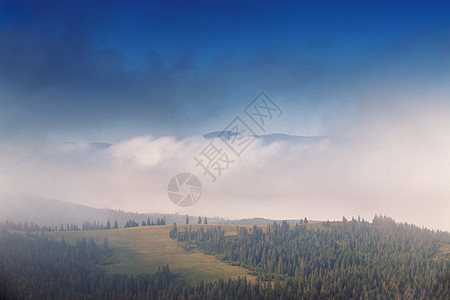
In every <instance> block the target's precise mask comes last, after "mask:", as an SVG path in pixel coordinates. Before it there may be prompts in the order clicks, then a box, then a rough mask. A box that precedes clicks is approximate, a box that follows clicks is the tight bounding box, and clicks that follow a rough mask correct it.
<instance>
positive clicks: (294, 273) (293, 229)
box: [169, 216, 450, 299]
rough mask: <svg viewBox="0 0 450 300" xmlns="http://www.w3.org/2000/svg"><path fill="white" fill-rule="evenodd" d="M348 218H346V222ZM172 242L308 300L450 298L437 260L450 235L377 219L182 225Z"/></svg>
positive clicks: (444, 259)
mask: <svg viewBox="0 0 450 300" xmlns="http://www.w3.org/2000/svg"><path fill="white" fill-rule="evenodd" d="M344 219H345V218H344ZM169 236H170V237H171V238H174V239H177V240H178V241H180V242H183V243H184V244H185V247H186V248H192V247H198V248H200V249H202V250H203V251H205V252H206V253H210V254H214V255H216V256H217V257H219V258H220V259H222V260H224V261H227V262H228V263H230V264H233V265H240V266H242V267H245V268H247V269H250V270H252V271H253V272H254V273H255V274H256V275H257V276H258V278H259V279H261V280H265V281H270V282H276V281H280V282H281V283H280V284H282V285H283V284H284V285H285V286H289V287H291V288H293V289H294V290H296V291H297V292H296V293H297V295H299V296H301V297H306V298H322V297H323V298H342V299H350V298H355V297H356V298H359V297H363V298H376V297H381V298H402V297H406V298H407V299H416V298H427V297H435V296H436V297H438V298H439V297H441V296H442V297H443V298H444V299H445V298H446V297H448V296H449V295H450V271H449V268H448V267H449V263H450V255H449V254H447V255H440V254H439V252H438V249H439V246H440V243H441V242H448V241H449V240H450V239H449V234H448V233H444V232H441V231H438V232H436V231H430V230H427V229H421V228H418V227H416V226H413V225H408V224H397V223H395V221H394V220H393V219H391V218H388V217H384V216H375V217H374V219H373V221H372V223H369V222H367V221H362V220H359V221H357V220H356V219H354V218H353V219H352V221H347V220H346V219H345V220H344V221H343V222H339V223H337V224H331V223H330V222H325V223H324V224H323V226H320V227H319V226H304V225H301V224H296V225H294V226H290V225H289V224H288V223H287V222H286V221H283V222H282V224H276V223H274V224H273V225H269V226H267V227H266V228H265V230H263V228H261V227H257V226H253V228H246V227H239V226H238V227H237V235H235V236H226V235H225V231H224V230H223V229H221V228H220V227H214V228H207V229H206V230H205V229H204V228H198V229H195V230H193V229H192V228H189V229H188V228H185V230H184V231H178V229H177V227H176V224H174V226H173V228H172V230H171V231H170V233H169Z"/></svg>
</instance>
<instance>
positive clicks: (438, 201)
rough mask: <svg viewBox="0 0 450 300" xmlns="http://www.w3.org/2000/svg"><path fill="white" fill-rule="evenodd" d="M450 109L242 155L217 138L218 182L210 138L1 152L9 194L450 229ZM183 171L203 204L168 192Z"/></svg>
mask: <svg viewBox="0 0 450 300" xmlns="http://www.w3.org/2000/svg"><path fill="white" fill-rule="evenodd" d="M449 112H450V111H449V108H448V107H447V108H445V109H444V108H442V107H438V108H436V109H431V108H430V109H428V110H419V111H416V112H415V115H414V118H410V115H406V116H405V117H404V118H401V119H400V118H397V119H396V122H397V128H398V130H397V131H395V132H393V133H390V134H384V135H378V136H364V137H353V138H348V137H347V138H344V137H338V138H326V139H321V140H318V141H316V142H313V143H302V142H289V141H284V142H283V141H278V142H273V143H269V144H267V143H263V142H261V141H260V140H257V141H256V142H255V143H254V144H253V145H252V146H251V147H250V148H248V149H247V150H246V151H245V152H244V154H243V156H242V157H241V158H238V157H233V156H232V153H230V152H229V150H227V149H228V148H226V146H225V145H224V144H221V141H220V140H214V143H216V145H217V146H218V147H219V148H222V150H223V151H228V154H229V155H230V157H231V158H232V159H233V160H234V162H233V163H232V164H230V169H229V170H227V171H224V173H223V175H222V176H221V177H219V178H218V180H217V181H216V182H215V183H213V182H211V179H210V177H208V176H207V175H204V174H203V169H201V168H200V167H198V166H196V163H195V161H194V159H193V157H194V156H198V155H199V153H200V151H201V150H202V149H203V148H204V147H205V146H206V145H207V144H208V143H209V142H211V140H206V139H204V138H202V137H189V138H184V139H176V138H174V137H160V138H154V137H151V136H140V137H135V138H132V139H128V140H124V141H121V142H119V143H117V144H114V145H112V146H111V147H110V148H108V149H103V150H96V149H94V148H92V147H90V146H89V144H88V143H77V144H70V145H67V144H63V145H59V144H51V143H50V144H49V143H44V144H38V145H28V146H26V147H24V145H22V144H18V145H15V146H10V147H9V148H3V149H2V153H1V154H2V155H1V157H2V159H1V160H0V165H1V168H0V169H1V170H2V172H1V174H0V183H1V187H2V188H1V195H6V194H8V193H14V192H16V193H18V192H21V191H26V193H27V194H33V195H38V196H42V197H47V198H57V199H62V200H66V201H72V202H76V203H81V204H86V205H91V206H94V207H111V208H117V209H125V210H131V211H140V212H178V213H181V214H185V213H188V214H192V215H197V214H198V215H209V216H212V215H214V216H223V217H228V218H244V217H254V216H263V217H270V218H282V219H284V218H300V217H305V216H307V217H308V218H310V219H311V218H312V219H321V220H326V219H330V220H333V219H340V218H341V217H342V215H345V216H347V217H350V216H357V215H361V216H362V217H365V218H366V219H371V218H372V217H373V215H374V214H375V213H382V214H387V215H391V216H393V217H394V218H396V219H397V220H399V221H407V222H412V223H416V224H418V225H423V226H428V227H432V228H436V229H437V228H439V229H446V230H449V229H450V223H449V222H448V218H447V216H448V215H449V213H450V205H449V201H448V199H449V197H450V188H449V185H448V182H449V180H450V156H449V154H448V149H449V148H450V134H449V132H448V130H446V129H447V128H450V121H449V119H448V118H447V116H448V114H449ZM384 121H386V120H384ZM382 123H383V122H382V121H381V120H380V124H381V125H383V124H382ZM373 126H374V125H373V124H371V126H370V127H369V130H373ZM24 149H26V150H24ZM31 149H33V150H31ZM181 172H191V173H193V174H195V175H196V176H197V177H198V178H199V179H200V180H201V182H202V185H203V195H202V198H201V199H200V201H199V202H198V203H197V204H196V205H194V206H192V207H189V208H179V207H177V206H175V205H173V204H172V203H171V202H170V200H169V199H168V197H167V193H166V189H167V184H168V182H169V180H170V179H171V178H172V177H173V176H174V175H176V174H178V173H181ZM7 192H8V193H7Z"/></svg>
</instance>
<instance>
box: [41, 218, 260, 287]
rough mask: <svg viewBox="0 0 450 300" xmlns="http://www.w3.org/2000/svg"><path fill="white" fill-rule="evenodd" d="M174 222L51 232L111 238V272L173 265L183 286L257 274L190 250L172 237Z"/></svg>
mask: <svg viewBox="0 0 450 300" xmlns="http://www.w3.org/2000/svg"><path fill="white" fill-rule="evenodd" d="M186 226H189V225H178V230H184V228H185V227H186ZM199 226H203V227H209V226H211V227H215V226H216V225H192V228H193V229H194V228H197V227H199ZM221 228H223V229H224V230H225V231H226V234H227V235H232V234H236V226H234V225H229V226H221ZM171 229H172V225H162V226H147V227H134V228H126V229H113V230H92V231H79V232H76V231H73V232H55V233H48V235H49V236H50V237H51V238H54V239H55V240H60V239H61V238H62V237H64V239H65V241H66V242H69V243H70V242H75V241H76V240H77V239H81V238H83V237H86V238H89V237H92V238H93V239H94V240H95V241H96V242H97V243H100V244H102V243H103V240H104V238H105V237H106V238H108V243H109V247H110V248H111V249H112V250H113V251H114V255H113V256H112V257H110V258H108V260H107V261H106V262H105V263H104V264H102V268H103V269H104V270H105V271H106V272H107V273H109V274H114V273H125V274H129V275H131V274H139V273H146V272H148V273H153V272H155V271H157V270H158V268H159V267H162V266H164V265H169V267H170V270H171V272H173V273H174V274H175V275H176V277H175V284H176V285H177V286H183V285H185V284H187V283H190V284H192V283H197V282H200V281H202V280H204V281H214V280H218V279H220V278H225V279H228V278H237V277H239V276H240V277H242V276H247V278H248V279H249V280H254V277H253V276H252V275H250V274H249V272H248V271H247V270H245V269H244V268H241V267H237V266H231V265H228V264H227V263H225V262H222V261H220V260H218V259H217V258H215V257H214V256H210V255H206V254H204V253H201V252H198V251H186V250H184V249H183V248H182V243H178V242H177V241H175V240H173V239H170V238H169V231H170V230H171Z"/></svg>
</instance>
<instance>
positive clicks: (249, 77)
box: [0, 1, 450, 142]
mask: <svg viewBox="0 0 450 300" xmlns="http://www.w3.org/2000/svg"><path fill="white" fill-rule="evenodd" d="M449 13H450V4H449V3H448V2H441V3H439V2H433V4H432V5H431V4H430V3H429V2H428V3H427V2H425V1H424V2H414V3H411V2H397V3H396V4H391V3H389V2H388V1H386V2H384V1H378V2H377V3H371V2H361V1H354V2H353V1H343V2H340V3H336V2H333V1H329V2H327V1H286V2H283V3H280V2H277V1H189V2H187V1H150V2H147V1H136V2H133V3H131V4H130V3H126V2H124V1H108V2H95V3H93V2H92V1H39V2H36V1H1V2H0V125H1V129H0V135H1V136H2V137H3V139H4V140H10V139H17V138H25V139H27V138H30V137H32V138H46V137H48V136H56V137H58V138H60V139H66V140H67V139H69V140H72V139H75V140H76V139H87V140H95V141H98V140H101V141H107V142H108V141H110V142H114V141H116V140H120V139H123V138H127V137H131V136H137V135H142V134H151V135H154V136H162V135H174V136H186V135H196V134H203V133H205V132H209V131H214V130H221V129H222V128H223V127H224V126H226V124H227V123H228V122H229V121H230V120H231V119H232V118H234V116H235V115H237V114H239V113H240V112H241V111H242V108H243V107H245V106H246V104H247V103H248V102H249V101H251V100H252V99H253V98H254V97H255V96H256V95H257V94H258V92H259V91H260V90H264V91H266V92H267V93H269V94H270V95H271V96H272V97H273V98H274V100H276V101H278V102H279V103H280V105H281V106H283V107H284V108H285V110H287V111H288V112H290V113H289V114H286V115H285V119H283V122H280V123H279V124H278V125H277V126H276V127H274V131H279V132H285V133H290V134H300V135H302V134H304V135H315V134H343V135H345V134H361V133H358V132H354V129H355V128H356V127H358V126H359V122H360V121H361V118H362V117H363V118H367V116H366V114H367V113H368V112H367V111H364V110H365V109H366V108H367V107H368V106H371V105H372V104H373V103H367V102H370V101H373V100H367V99H366V98H367V97H366V96H367V95H366V94H365V91H367V90H370V89H373V90H377V91H379V90H385V89H394V90H395V91H396V92H397V93H400V94H402V93H403V92H405V93H406V94H407V93H410V87H411V86H412V87H414V88H418V86H419V88H422V90H427V91H430V90H439V91H441V90H442V91H445V93H447V90H446V86H448V80H449V71H448V70H449V69H450V68H449V66H450V62H449V61H450V60H449V53H450V51H449V40H450V29H449V28H450V18H448V15H449ZM388 79H389V80H388ZM386 85H387V86H388V87H386ZM447 95H448V93H447ZM416 101H417V103H416V104H417V105H418V106H419V107H420V106H421V105H428V104H429V101H430V99H429V98H427V101H428V102H426V103H425V102H423V103H421V102H420V100H416ZM400 102H401V101H400ZM388 103H392V102H391V101H388ZM379 107H380V109H381V110H383V109H386V110H391V108H390V107H389V105H388V106H384V107H383V104H382V103H381V104H380V106H379Z"/></svg>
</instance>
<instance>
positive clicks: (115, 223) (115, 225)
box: [114, 219, 119, 229]
mask: <svg viewBox="0 0 450 300" xmlns="http://www.w3.org/2000/svg"><path fill="white" fill-rule="evenodd" d="M114 229H119V223H117V219H116V220H115V221H114Z"/></svg>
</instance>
